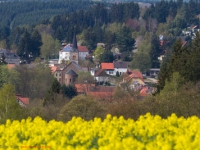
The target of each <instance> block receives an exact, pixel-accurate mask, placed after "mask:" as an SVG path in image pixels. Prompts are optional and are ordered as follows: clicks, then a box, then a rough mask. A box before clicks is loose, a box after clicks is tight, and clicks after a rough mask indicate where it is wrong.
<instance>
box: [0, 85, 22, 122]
mask: <svg viewBox="0 0 200 150" xmlns="http://www.w3.org/2000/svg"><path fill="white" fill-rule="evenodd" d="M0 112H1V113H0V122H1V123H5V121H6V119H11V120H14V119H21V117H22V115H23V113H22V108H21V107H20V105H19V103H18V102H17V100H16V96H15V89H14V86H13V85H11V84H4V86H3V88H1V89H0Z"/></svg>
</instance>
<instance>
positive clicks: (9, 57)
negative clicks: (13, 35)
mask: <svg viewBox="0 0 200 150" xmlns="http://www.w3.org/2000/svg"><path fill="white" fill-rule="evenodd" d="M0 57H5V62H6V63H7V64H16V65H19V64H20V57H19V56H18V55H17V54H15V53H13V52H11V51H10V50H6V49H0Z"/></svg>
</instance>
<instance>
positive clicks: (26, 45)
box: [17, 30, 32, 59]
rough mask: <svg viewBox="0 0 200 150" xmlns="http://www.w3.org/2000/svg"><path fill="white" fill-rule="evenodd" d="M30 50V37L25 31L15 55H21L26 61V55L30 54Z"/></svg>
mask: <svg viewBox="0 0 200 150" xmlns="http://www.w3.org/2000/svg"><path fill="white" fill-rule="evenodd" d="M31 49H32V43H31V35H30V33H29V32H28V31H27V30H26V31H25V32H24V34H23V35H22V38H21V39H20V43H19V47H18V51H17V53H18V55H21V56H23V57H24V58H25V59H27V57H28V54H29V53H30V52H31Z"/></svg>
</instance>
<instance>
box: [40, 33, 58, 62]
mask: <svg viewBox="0 0 200 150" xmlns="http://www.w3.org/2000/svg"><path fill="white" fill-rule="evenodd" d="M42 43H43V44H42V46H41V55H42V56H43V57H44V58H46V59H49V58H52V57H54V56H55V55H56V56H58V53H59V50H60V47H59V42H58V41H57V40H54V39H53V37H52V36H51V35H49V34H42Z"/></svg>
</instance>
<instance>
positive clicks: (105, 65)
mask: <svg viewBox="0 0 200 150" xmlns="http://www.w3.org/2000/svg"><path fill="white" fill-rule="evenodd" d="M101 69H112V70H113V69H114V64H113V63H101Z"/></svg>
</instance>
